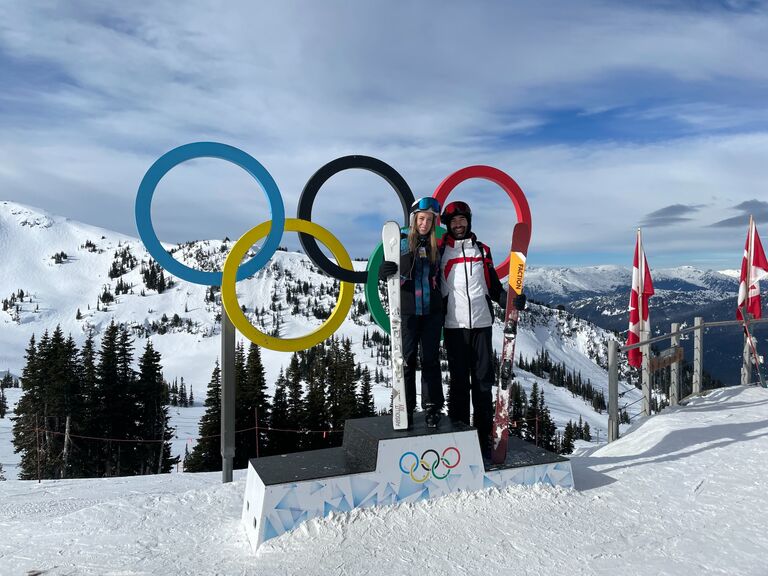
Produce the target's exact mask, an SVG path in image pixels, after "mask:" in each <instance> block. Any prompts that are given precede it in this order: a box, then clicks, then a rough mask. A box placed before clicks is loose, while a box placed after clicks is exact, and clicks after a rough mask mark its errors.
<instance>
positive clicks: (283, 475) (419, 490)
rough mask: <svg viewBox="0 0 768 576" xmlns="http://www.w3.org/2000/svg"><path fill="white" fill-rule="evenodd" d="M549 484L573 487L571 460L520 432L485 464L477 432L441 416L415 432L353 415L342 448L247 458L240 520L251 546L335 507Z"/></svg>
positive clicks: (387, 420)
mask: <svg viewBox="0 0 768 576" xmlns="http://www.w3.org/2000/svg"><path fill="white" fill-rule="evenodd" d="M536 483H544V484H549V485H552V486H562V487H565V488H572V487H573V474H572V471H571V463H570V461H569V460H568V459H567V458H564V457H563V456H560V455H557V454H553V453H551V452H547V451H546V450H543V449H541V448H537V447H536V446H534V445H532V444H530V443H528V442H524V441H522V440H520V439H518V438H516V437H514V436H510V438H509V447H508V450H507V458H506V460H505V461H504V462H503V463H502V464H498V465H492V464H487V463H484V462H483V458H482V456H481V454H480V446H479V443H478V440H477V432H476V430H475V429H474V428H472V427H470V426H467V425H465V424H463V423H460V422H451V421H450V420H449V419H447V418H445V417H443V419H442V420H441V422H440V426H439V427H438V428H427V427H426V424H425V422H424V414H423V413H416V414H414V423H413V427H412V428H411V429H410V430H398V431H396V430H393V429H392V417H391V416H375V417H372V418H360V419H353V420H347V421H346V423H345V427H344V438H343V443H342V446H340V447H337V448H326V449H322V450H312V451H308V452H298V453H295V454H285V455H281V456H268V457H265V458H254V459H252V460H251V461H250V462H249V465H248V474H247V478H246V487H245V497H244V501H243V510H242V522H243V524H244V526H245V529H246V532H247V534H248V539H249V541H250V543H251V546H252V548H253V549H254V550H255V549H257V548H258V547H259V546H260V545H261V544H262V543H263V542H265V541H266V540H269V539H270V538H274V537H276V536H279V535H280V534H283V533H284V532H288V531H290V530H292V529H294V528H295V527H296V526H298V525H299V524H301V523H302V522H304V521H306V520H308V519H310V518H315V517H318V516H326V515H328V514H330V513H331V512H349V511H350V510H352V509H354V508H365V507H368V506H387V505H392V504H399V503H401V502H417V501H419V500H428V499H431V498H438V497H440V496H444V495H446V494H450V493H451V492H458V491H462V490H464V491H474V490H483V489H486V488H503V487H505V486H509V485H512V484H525V485H530V484H536Z"/></svg>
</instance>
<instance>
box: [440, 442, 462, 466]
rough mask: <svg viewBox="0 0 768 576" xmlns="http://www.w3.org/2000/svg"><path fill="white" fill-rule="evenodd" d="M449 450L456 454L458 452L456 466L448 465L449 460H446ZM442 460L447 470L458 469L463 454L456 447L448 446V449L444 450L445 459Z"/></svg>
mask: <svg viewBox="0 0 768 576" xmlns="http://www.w3.org/2000/svg"><path fill="white" fill-rule="evenodd" d="M449 450H453V451H454V452H456V464H453V465H451V464H448V460H447V459H446V457H445V454H446V453H447V452H448V451H449ZM441 460H442V461H443V466H445V467H446V468H449V469H453V468H456V466H458V465H459V462H461V452H459V449H458V448H456V447H455V446H448V448H446V449H445V450H443V457H442V458H441Z"/></svg>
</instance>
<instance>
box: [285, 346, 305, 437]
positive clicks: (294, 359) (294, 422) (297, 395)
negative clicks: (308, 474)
mask: <svg viewBox="0 0 768 576" xmlns="http://www.w3.org/2000/svg"><path fill="white" fill-rule="evenodd" d="M285 378H286V380H287V390H288V426H286V428H289V429H295V430H298V429H300V428H301V427H302V426H303V423H304V398H303V393H304V391H303V388H302V385H301V373H300V371H299V357H298V355H297V354H296V353H295V352H294V353H293V355H291V360H290V361H289V362H288V369H287V370H286V371H285ZM300 445H301V441H300V439H299V437H298V436H297V437H296V440H295V446H296V449H299V448H300Z"/></svg>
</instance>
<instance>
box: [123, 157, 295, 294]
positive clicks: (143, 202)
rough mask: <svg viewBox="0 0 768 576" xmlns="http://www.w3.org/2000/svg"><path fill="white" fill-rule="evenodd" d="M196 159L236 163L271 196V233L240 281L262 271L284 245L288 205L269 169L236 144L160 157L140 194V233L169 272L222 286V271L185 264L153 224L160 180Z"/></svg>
mask: <svg viewBox="0 0 768 576" xmlns="http://www.w3.org/2000/svg"><path fill="white" fill-rule="evenodd" d="M194 158H218V159H220V160H227V161H228V162H232V163H233V164H235V165H236V166H239V167H240V168H242V169H243V170H245V171H246V172H248V173H249V174H250V175H251V176H253V178H254V179H255V180H256V182H258V183H259V185H260V186H261V188H262V190H263V191H264V193H265V194H266V196H267V200H268V201H269V209H270V219H271V220H272V226H271V227H270V230H269V234H268V235H267V238H266V240H265V241H264V245H263V246H262V247H261V249H260V250H259V251H258V252H257V254H256V255H255V256H254V257H253V258H251V259H250V260H249V261H248V262H246V263H244V264H242V265H241V266H240V267H239V268H238V269H237V280H242V279H244V278H248V277H249V276H252V275H253V274H255V273H256V272H258V271H259V270H261V268H263V267H264V266H265V265H266V264H267V262H269V260H270V258H272V256H273V255H274V253H275V252H276V251H277V249H278V247H279V246H280V240H281V239H282V237H283V230H284V229H285V207H284V206H283V197H282V196H281V195H280V190H279V189H278V187H277V183H276V182H275V180H274V179H273V178H272V175H271V174H270V173H269V172H268V171H267V169H266V168H264V166H262V165H261V163H259V161H258V160H256V159H255V158H254V157H253V156H250V155H249V154H247V153H246V152H243V151H242V150H240V149H239V148H235V147H234V146H229V145H227V144H221V143H219V142H193V143H191V144H184V145H183V146H179V147H178V148H174V149H173V150H171V151H169V152H166V153H165V154H163V155H162V156H161V157H160V158H158V159H157V161H156V162H155V163H154V164H152V166H150V168H149V170H147V173H146V174H145V175H144V178H143V179H142V181H141V184H140V185H139V192H138V194H137V195H136V226H137V228H138V230H139V236H140V237H141V239H142V240H143V241H144V245H145V246H146V248H147V251H148V252H149V254H150V255H151V256H152V257H153V258H154V259H155V260H156V261H157V263H158V264H160V265H161V266H162V267H163V268H164V269H165V270H167V271H168V272H169V273H171V274H173V275H174V276H176V277H178V278H181V279H183V280H187V281H189V282H193V283H194V284H202V285H204V286H221V279H222V273H221V272H220V271H219V272H204V271H202V270H195V269H194V268H190V267H189V266H186V265H185V264H182V263H181V262H179V261H178V260H176V259H175V258H174V257H173V256H171V255H170V254H169V253H168V252H167V251H166V249H165V248H163V245H162V244H161V243H160V240H159V239H158V238H157V234H155V229H154V227H153V226H152V214H151V206H152V196H153V195H154V193H155V189H156V188H157V185H158V183H159V182H160V179H161V178H162V177H163V176H165V175H166V174H167V173H168V171H170V170H171V168H173V167H174V166H177V165H179V164H181V163H182V162H186V161H187V160H192V159H194Z"/></svg>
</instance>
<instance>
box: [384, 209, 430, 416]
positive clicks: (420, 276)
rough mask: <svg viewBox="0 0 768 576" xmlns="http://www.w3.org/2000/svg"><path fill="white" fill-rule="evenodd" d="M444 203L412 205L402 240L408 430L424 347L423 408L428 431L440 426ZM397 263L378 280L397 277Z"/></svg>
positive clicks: (387, 264) (386, 266)
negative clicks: (439, 227) (440, 226)
mask: <svg viewBox="0 0 768 576" xmlns="http://www.w3.org/2000/svg"><path fill="white" fill-rule="evenodd" d="M439 214H440V203H439V202H438V201H437V200H435V199H434V198H431V197H427V198H421V199H419V200H417V201H416V202H414V203H413V205H412V206H411V216H410V224H409V226H408V229H407V233H401V237H400V238H401V239H400V312H401V315H402V331H403V361H404V366H403V373H404V377H405V404H406V409H407V410H408V426H409V427H410V426H411V425H412V424H413V410H414V409H415V408H416V354H417V352H418V347H419V344H421V407H422V408H423V409H424V410H425V411H426V422H427V426H428V427H429V428H436V427H437V425H438V423H439V422H440V412H441V410H442V409H443V404H444V403H445V399H444V397H443V383H442V375H441V373H440V358H439V352H438V350H439V347H440V331H441V330H442V327H443V304H442V296H441V294H440V286H439V279H440V251H439V249H438V244H437V236H436V235H435V226H436V223H437V217H438V215H439ZM397 269H398V268H397V264H396V263H395V262H389V261H384V263H383V264H382V265H381V268H379V277H380V278H381V279H386V278H387V277H389V276H391V275H393V274H395V273H397Z"/></svg>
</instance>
